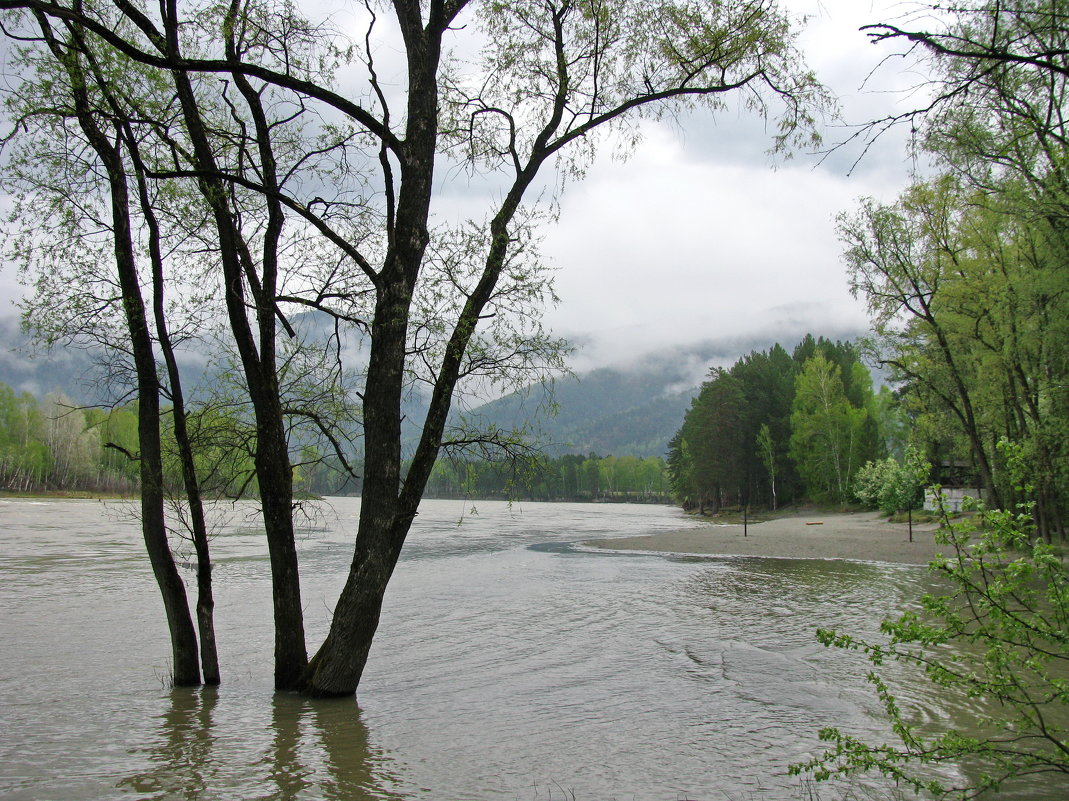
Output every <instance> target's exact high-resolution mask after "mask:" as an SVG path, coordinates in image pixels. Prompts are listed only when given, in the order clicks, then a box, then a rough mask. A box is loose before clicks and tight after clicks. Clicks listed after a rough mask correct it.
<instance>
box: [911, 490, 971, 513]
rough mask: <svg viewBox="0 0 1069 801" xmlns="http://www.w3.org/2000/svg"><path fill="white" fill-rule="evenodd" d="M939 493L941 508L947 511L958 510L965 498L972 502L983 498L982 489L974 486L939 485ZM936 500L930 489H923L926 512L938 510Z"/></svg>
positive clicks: (937, 499)
mask: <svg viewBox="0 0 1069 801" xmlns="http://www.w3.org/2000/svg"><path fill="white" fill-rule="evenodd" d="M940 495H942V497H943V508H944V509H946V510H947V511H948V512H960V511H961V507H962V505H963V504H964V503H965V499H966V498H971V499H972V500H973V501H974V502H975V501H981V500H983V497H984V493H983V490H979V489H977V488H976V487H940ZM938 501H939V498H937V497H936V496H935V495H934V494H932V491H931V490H930V489H927V490H925V491H924V509H925V511H928V512H935V511H938Z"/></svg>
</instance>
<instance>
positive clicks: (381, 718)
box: [0, 499, 1061, 801]
mask: <svg viewBox="0 0 1069 801" xmlns="http://www.w3.org/2000/svg"><path fill="white" fill-rule="evenodd" d="M358 509H359V501H358V500H355V499H332V500H331V501H330V503H329V504H328V505H325V506H323V507H322V508H321V509H319V510H318V511H316V512H315V513H314V514H313V515H312V516H311V517H310V518H309V521H308V525H307V526H306V528H305V529H304V530H303V531H302V533H301V536H300V551H301V562H302V571H303V572H302V582H303V584H302V592H303V597H304V600H305V613H306V619H307V626H308V632H309V639H310V642H312V643H315V642H318V641H319V639H320V638H321V637H322V636H323V634H324V633H325V630H326V627H327V625H328V623H329V620H330V614H331V604H332V602H333V600H334V598H335V597H336V595H337V592H338V590H339V589H340V587H341V584H342V582H343V580H344V571H345V569H346V567H347V565H348V562H349V560H350V559H351V538H352V535H353V527H354V526H355V520H356V515H357V513H358ZM130 511H131V507H130V505H129V504H123V503H107V504H104V503H100V502H94V501H52V502H28V501H17V500H12V501H2V502H0V603H2V607H0V608H2V610H3V634H4V642H5V655H4V660H3V672H2V676H0V710H2V722H3V728H2V730H0V796H2V797H4V798H6V799H11V800H15V799H26V800H27V801H29V800H30V799H32V800H34V801H45V800H47V801H65V800H66V799H72V801H73V800H74V799H78V800H79V801H82V800H84V799H133V798H138V799H141V798H143V799H221V798H227V799H231V798H237V799H268V798H271V799H276V798H277V799H338V800H339V801H341V800H342V799H345V800H347V801H349V800H353V799H355V800H356V801H363V800H364V799H419V798H426V799H435V800H436V801H438V800H442V801H445V800H448V799H471V800H472V801H490V800H491V799H516V800H517V801H527V800H528V799H563V798H571V797H572V793H574V798H575V799H577V800H578V801H587V800H588V799H599V800H603V799H610V798H617V799H664V800H666V801H671V799H680V798H689V799H733V800H735V799H737V800H738V801H749V799H760V798H775V799H783V798H788V799H789V798H800V797H802V788H800V787H799V784H798V780H797V779H793V778H789V777H787V776H786V775H785V768H786V766H787V764H789V763H790V762H792V761H797V760H800V759H803V758H805V757H806V756H807V755H809V754H812V753H814V752H816V750H817V749H818V748H819V747H820V744H819V743H818V742H817V739H816V732H817V730H818V729H819V728H820V727H821V726H824V725H832V724H834V725H839V726H841V727H843V728H846V729H848V730H850V731H852V732H855V733H867V734H870V735H871V736H873V737H876V738H878V737H882V736H883V731H884V729H883V724H882V723H881V721H880V719H879V715H878V707H877V705H876V703H875V702H874V700H873V696H872V693H871V691H870V688H869V687H868V686H867V685H866V683H865V680H864V675H865V672H866V667H865V665H864V664H863V663H862V662H861V661H860V660H859V658H858V657H857V656H856V655H851V654H843V653H838V652H834V651H828V650H826V649H824V648H822V647H820V646H819V645H817V644H816V642H815V640H814V637H813V632H814V630H815V628H816V627H817V626H835V627H838V628H841V629H843V630H847V631H851V632H853V633H857V634H871V633H873V632H874V631H875V630H876V627H877V626H878V622H879V620H880V618H881V617H882V616H884V615H887V614H890V613H891V612H892V611H893V610H895V609H897V608H900V607H901V606H902V605H903V604H905V603H906V602H908V600H909V599H911V598H916V597H917V596H918V595H919V594H920V593H921V592H923V591H924V590H925V589H927V588H929V587H930V586H931V581H932V579H931V577H930V576H928V574H927V572H926V571H925V570H924V569H923V568H914V567H909V566H901V565H886V564H876V563H862V562H835V561H805V560H775V559H739V558H731V559H693V558H676V557H666V556H657V555H652V554H642V555H633V554H632V555H627V556H624V555H614V554H608V553H594V552H590V551H588V550H584V549H582V548H579V547H575V545H574V544H575V543H579V542H581V541H583V540H587V539H596V538H604V537H613V536H630V535H636V534H645V533H651V532H655V531H659V530H667V529H673V528H680V527H684V526H689V525H697V523H696V522H695V521H692V520H688V519H687V518H685V517H684V516H682V515H681V513H680V512H678V510H675V509H672V508H668V507H654V506H622V505H621V506H617V505H603V506H602V505H580V504H514V505H509V504H503V503H487V502H480V503H477V504H474V505H473V504H471V503H470V502H469V503H461V502H457V501H428V502H425V503H424V505H423V506H422V507H421V510H420V515H419V516H418V517H417V520H416V525H415V529H414V531H413V534H412V536H411V538H410V541H409V543H408V544H407V545H406V547H405V552H404V554H403V556H402V563H401V565H400V566H399V568H398V572H397V575H396V577H395V580H394V582H393V584H392V585H391V587H390V590H389V593H388V596H387V601H386V606H385V609H384V612H383V619H382V627H381V630H380V634H379V636H378V638H377V640H376V642H375V645H374V648H373V651H372V655H371V659H370V662H369V666H368V671H367V674H366V676H365V678H364V682H363V684H362V685H361V690H360V694H359V698H358V700H357V701H356V702H354V701H353V700H351V699H350V700H341V701H329V702H321V701H316V702H312V701H308V700H305V699H301V698H298V697H294V696H290V695H286V694H275V693H273V692H272V691H271V666H270V654H271V648H272V632H271V621H270V592H269V586H268V580H269V571H268V565H267V560H266V548H265V544H264V542H263V538H262V536H261V535H260V534H259V533H258V529H257V526H256V520H255V515H253V514H252V512H251V510H250V508H248V507H241V506H239V507H233V506H221V507H220V508H219V509H217V510H216V535H215V539H214V541H213V552H214V556H215V559H216V562H217V569H216V573H215V575H216V581H217V587H216V591H217V628H218V633H219V641H220V648H221V659H222V667H223V671H224V684H223V685H222V686H221V687H220V688H219V689H218V690H211V689H208V690H202V691H197V690H172V689H170V688H169V687H168V683H167V664H168V652H169V647H168V643H167V640H166V630H165V627H164V622H163V614H162V607H161V604H160V602H159V599H158V595H157V592H156V589H155V586H154V584H153V580H152V576H151V573H150V571H149V568H148V566H147V561H146V560H145V558H144V556H143V550H142V545H141V544H140V539H139V532H138V529H137V526H136V523H135V522H134V521H133V519H132V517H131V515H130ZM176 548H177V550H178V552H179V555H180V557H181V558H183V559H189V558H190V555H189V550H190V549H189V548H188V547H186V546H185V545H184V544H181V543H178V544H177V546H176ZM185 576H186V579H187V582H191V581H192V579H193V575H192V572H191V571H190V570H188V569H187V570H186V572H185ZM891 672H892V673H893V672H894V671H893V670H892V671H891ZM902 678H903V679H904V683H902V684H901V685H900V686H901V693H902V696H903V699H904V700H905V702H906V703H911V704H914V705H916V706H918V707H919V708H920V709H921V710H923V714H924V715H926V716H927V718H928V719H929V720H931V721H932V722H933V724H938V723H939V722H941V721H945V720H948V719H953V718H954V716H955V715H957V714H958V709H957V708H956V707H955V706H954V705H952V704H949V703H948V702H946V701H945V700H944V699H941V698H940V697H939V696H938V695H937V694H934V693H933V692H932V691H931V689H930V688H929V687H928V686H927V685H925V684H924V683H923V682H917V681H915V680H913V679H911V678H910V677H902ZM863 789H864V788H863ZM1057 789H1058V788H1053V790H1051V791H1050V792H1049V793H1048V792H1047V788H1043V787H1042V786H1040V787H1035V786H1033V787H1030V788H1026V790H1024V791H1022V794H1021V795H1019V796H1017V797H1019V798H1030V799H1043V798H1050V799H1054V798H1060V797H1061V795H1060V794H1057V793H1056V791H1057ZM883 791H884V790H883V788H881V787H879V786H878V785H872V786H871V787H869V788H868V790H867V792H871V793H872V797H884V796H883V795H881V793H883ZM852 792H856V789H855V790H851V789H850V788H841V787H836V786H830V787H821V788H820V796H819V797H820V798H821V799H836V798H845V797H856V796H854V795H850V794H851V793H852ZM862 797H864V796H862ZM1000 797H1001V798H1013V797H1014V796H1013V795H1012V794H1010V795H1006V794H1003V795H1002V796H1000Z"/></svg>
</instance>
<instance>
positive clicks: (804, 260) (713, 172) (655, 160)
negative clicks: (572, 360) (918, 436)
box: [546, 0, 917, 368]
mask: <svg viewBox="0 0 1069 801" xmlns="http://www.w3.org/2000/svg"><path fill="white" fill-rule="evenodd" d="M789 7H790V8H792V9H793V10H795V11H797V12H801V13H806V14H809V15H811V19H810V21H809V24H808V26H807V28H806V33H805V34H804V36H803V39H802V46H803V48H804V51H805V52H806V55H807V58H808V60H809V63H810V66H811V67H812V68H814V69H815V70H816V72H817V74H818V76H819V77H820V78H821V80H822V81H823V82H824V83H825V84H826V85H828V86H830V87H831V89H832V90H833V91H834V92H835V93H836V94H837V95H838V96H839V97H840V99H841V103H842V106H843V112H844V115H846V118H847V119H849V120H851V121H858V122H860V121H864V120H866V119H869V118H871V117H878V116H883V115H885V114H887V113H889V112H890V111H892V110H893V109H894V107H895V104H896V103H899V104H901V103H904V102H908V98H907V97H904V96H903V93H902V92H899V91H892V90H897V89H904V88H906V87H908V86H911V85H913V84H914V83H915V82H916V79H917V76H916V75H915V74H914V75H910V74H908V73H904V72H903V70H902V68H901V63H900V62H896V63H889V64H886V65H884V66H882V67H881V69H880V70H879V71H878V73H877V75H876V76H875V79H874V80H872V81H869V85H868V86H867V87H866V86H863V84H865V83H866V78H867V76H868V75H869V73H870V72H871V71H872V69H873V68H874V67H875V66H877V64H878V63H879V62H880V61H881V60H882V59H883V58H885V57H886V56H887V55H888V54H889V52H890V51H889V50H888V49H887V48H886V47H884V48H882V49H881V48H880V47H878V46H874V45H872V44H870V43H869V42H868V40H867V38H866V37H865V36H864V35H863V34H861V33H860V32H858V28H859V27H860V26H861V25H864V24H866V23H871V22H879V21H887V20H889V19H891V18H892V17H894V16H897V14H899V13H902V11H903V9H904V7H905V6H904V4H902V3H895V2H893V0H892V2H887V1H881V2H876V1H875V0H874V1H873V2H871V3H870V2H869V0H790V2H789ZM647 130H648V134H647V137H646V139H645V141H644V143H643V144H642V145H641V147H640V148H639V149H638V150H637V151H636V152H635V153H634V155H633V157H632V158H631V159H630V160H629V161H628V162H626V163H622V164H621V163H614V162H613V161H612V160H611V159H609V158H603V159H601V160H600V161H599V162H598V163H597V165H596V166H595V168H594V169H592V170H591V171H590V173H589V174H588V176H587V178H586V180H584V181H583V182H582V183H581V184H578V185H575V186H572V187H571V188H569V189H568V191H567V192H566V194H565V196H564V200H563V206H562V214H561V221H560V223H559V224H558V225H556V226H555V227H554V228H552V229H550V230H549V231H548V232H547V240H546V250H547V252H548V254H549V255H550V256H552V258H553V260H554V262H555V264H556V266H557V267H558V269H559V275H558V279H557V289H558V293H559V295H560V298H561V304H560V306H559V307H558V308H557V309H555V310H553V311H551V312H550V313H549V315H548V320H549V322H550V323H552V325H553V327H554V329H555V330H556V331H557V333H559V334H561V335H564V336H567V337H569V338H571V339H572V340H573V341H574V342H575V343H576V344H578V345H581V350H580V352H579V353H578V354H577V356H576V364H577V366H578V367H580V368H582V367H586V366H588V365H591V364H601V363H606V362H609V363H612V362H623V361H627V360H630V359H632V358H634V357H635V356H637V355H641V354H643V353H647V352H650V351H655V350H659V349H662V348H665V347H668V346H692V345H694V344H696V343H698V342H701V341H703V340H712V341H721V340H725V339H727V340H742V341H762V340H771V339H776V338H779V339H780V340H781V341H782V342H783V344H784V345H786V346H788V347H789V346H790V345H791V344H793V342H794V341H795V339H796V337H798V336H800V335H801V334H802V333H805V332H806V331H811V332H812V333H814V334H817V335H819V334H826V335H830V336H840V335H846V334H849V333H850V332H863V331H865V330H866V328H867V318H866V315H865V310H864V306H863V303H862V302H861V301H860V300H854V299H853V298H851V296H850V293H849V290H848V288H847V283H846V277H845V272H844V267H843V264H842V262H841V260H840V250H841V248H840V245H839V242H838V240H837V238H836V235H835V220H834V218H835V216H836V214H838V213H839V212H842V211H847V210H850V209H851V208H853V207H854V206H855V205H856V200H857V198H859V197H862V196H869V195H871V196H875V197H878V198H881V199H884V200H891V199H893V198H894V197H895V196H896V195H897V194H898V192H899V191H900V190H901V189H902V188H904V186H905V184H906V182H907V180H908V178H909V173H910V170H911V168H912V163H911V161H910V160H909V159H908V157H907V154H906V150H905V140H904V135H905V132H897V133H896V134H894V135H890V136H887V137H886V138H885V139H884V140H883V141H880V142H878V143H877V146H876V147H874V148H873V149H872V150H871V151H870V152H869V153H868V154H867V155H866V157H865V158H864V159H862V161H861V162H860V164H858V165H857V166H856V167H855V168H854V169H853V170H852V172H851V170H850V168H851V166H852V163H853V161H854V159H855V158H856V156H857V155H858V151H857V150H856V149H853V150H851V149H847V150H846V151H844V152H843V153H841V154H836V155H835V156H834V157H832V158H829V159H826V160H825V162H824V163H823V164H818V162H819V159H818V158H817V157H816V156H813V155H809V154H802V153H799V154H796V155H795V157H794V159H793V160H792V161H790V162H787V163H786V164H780V165H779V166H778V167H777V168H776V169H773V168H772V166H771V162H770V159H769V157H768V156H767V155H766V151H767V148H768V145H769V140H768V138H767V136H766V135H765V134H764V131H763V130H762V127H761V126H760V124H759V123H758V122H757V121H756V120H746V119H739V118H738V117H737V116H732V115H730V114H729V115H725V117H724V118H723V119H722V120H720V121H719V122H717V123H715V124H711V123H710V122H709V121H708V120H701V121H697V122H696V124H692V125H690V126H688V129H687V130H686V131H684V132H683V133H682V134H680V133H679V132H677V131H673V130H671V129H670V128H668V127H667V126H647ZM825 135H826V139H827V141H828V142H834V141H837V140H838V139H840V138H842V137H843V136H845V135H846V132H845V131H844V130H842V129H834V128H830V129H828V130H827V131H826V134H825ZM731 360H732V361H733V359H731Z"/></svg>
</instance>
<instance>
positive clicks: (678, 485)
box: [667, 335, 900, 512]
mask: <svg viewBox="0 0 1069 801" xmlns="http://www.w3.org/2000/svg"><path fill="white" fill-rule="evenodd" d="M899 429H900V426H899V425H898V424H897V423H896V420H895V416H894V409H893V403H892V402H891V400H890V393H889V391H888V390H886V389H882V390H881V392H880V393H879V394H876V393H874V392H873V386H872V378H871V375H870V372H869V370H868V368H866V367H865V365H864V364H862V362H861V360H860V353H859V349H858V347H857V346H856V345H855V344H852V343H849V342H846V343H844V342H832V341H830V340H827V339H824V338H820V339H815V338H814V337H813V336H811V335H807V336H806V337H805V339H803V340H802V341H801V342H800V343H799V344H798V345H797V347H795V349H794V352H793V353H790V354H789V353H788V352H787V351H786V350H785V349H784V348H783V347H782V346H781V345H779V344H777V345H775V346H773V347H772V348H770V349H769V350H767V351H754V352H752V353H750V354H749V355H747V356H744V357H743V358H741V359H739V360H738V361H737V362H736V363H735V364H734V365H733V366H732V367H731V368H730V369H723V368H714V369H713V370H712V371H711V372H710V374H709V379H708V380H707V381H706V382H705V383H704V384H703V385H702V387H701V391H700V392H699V394H698V396H697V397H696V398H695V399H694V400H693V402H692V404H691V408H690V410H689V411H688V412H687V414H686V416H685V417H684V420H683V425H682V426H681V427H680V429H679V431H677V432H676V435H675V436H674V437H673V438H672V441H671V443H670V444H669V449H668V460H667V471H668V477H669V482H670V485H671V488H672V492H673V493H674V495H675V497H676V498H677V499H678V500H679V501H680V502H681V503H682V504H683V506H684V507H686V508H694V509H699V510H701V511H702V512H706V511H712V512H715V511H717V510H719V509H721V508H723V507H725V506H728V507H732V506H742V505H747V506H749V505H757V506H767V507H768V508H771V509H775V508H777V506H779V505H780V504H782V503H784V502H794V501H799V500H802V499H811V500H814V501H819V502H825V503H846V502H848V501H849V500H850V499H851V497H852V487H853V482H854V478H855V476H856V475H857V472H858V470H859V469H860V468H861V467H862V466H863V465H864V464H866V463H867V462H869V461H871V460H876V459H881V458H883V457H885V456H886V455H887V453H888V450H889V449H891V450H894V449H897V448H899V447H900V445H899V441H898V440H899V435H900V431H899Z"/></svg>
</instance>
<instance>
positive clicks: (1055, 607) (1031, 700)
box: [790, 488, 1069, 799]
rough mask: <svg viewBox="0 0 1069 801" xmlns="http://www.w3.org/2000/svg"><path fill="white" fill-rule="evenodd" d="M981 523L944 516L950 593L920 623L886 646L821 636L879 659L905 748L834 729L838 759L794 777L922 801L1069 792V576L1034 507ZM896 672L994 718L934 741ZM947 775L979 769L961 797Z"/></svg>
mask: <svg viewBox="0 0 1069 801" xmlns="http://www.w3.org/2000/svg"><path fill="white" fill-rule="evenodd" d="M1023 489H1024V490H1025V494H1026V495H1027V488H1023ZM978 511H979V513H978V514H977V515H976V516H974V517H971V518H969V519H966V520H963V521H959V522H956V523H951V521H950V519H949V517H948V516H947V514H946V513H945V512H944V514H943V528H942V529H941V530H940V532H939V533H938V534H937V541H938V542H940V543H941V544H942V545H944V546H945V549H944V555H942V556H940V557H938V558H937V559H935V560H934V561H933V562H932V563H931V569H932V570H933V571H934V572H935V573H937V574H938V575H940V576H942V577H943V578H945V579H946V581H947V587H948V589H947V590H946V591H945V592H943V593H940V594H928V595H925V596H924V597H923V598H922V599H921V605H920V606H921V609H920V611H919V612H915V611H909V612H906V613H904V614H902V615H901V616H900V617H899V618H898V619H897V620H886V621H884V623H883V624H882V626H881V629H882V631H883V633H884V634H885V635H886V637H887V639H886V641H883V642H872V641H867V640H862V639H857V638H854V637H851V636H850V635H849V634H844V633H841V632H837V631H833V630H824V629H822V630H819V631H818V633H817V636H818V639H819V640H820V641H821V642H822V643H823V644H824V645H826V646H831V647H836V648H842V649H848V650H857V651H860V652H862V653H864V654H865V655H866V656H867V657H868V660H869V661H870V662H871V663H872V666H873V670H872V671H871V672H870V673H869V674H868V679H869V681H870V682H871V683H872V685H873V686H874V687H875V689H876V693H877V695H878V697H879V699H880V701H881V704H882V706H883V710H884V713H885V714H886V716H887V718H888V719H889V722H890V723H891V727H892V730H893V731H894V734H895V735H896V736H897V738H898V741H899V742H898V743H895V744H882V745H871V744H869V743H867V742H864V741H863V740H862V739H860V738H857V737H854V736H852V735H850V734H848V733H846V732H843V731H841V730H840V729H838V728H826V729H824V730H822V731H821V732H820V738H821V740H822V741H823V742H825V743H827V744H828V748H827V749H826V750H825V751H824V752H823V753H822V754H821V755H820V756H818V757H815V758H814V759H812V760H810V761H809V762H806V763H801V764H797V765H792V766H791V768H790V770H791V772H792V773H794V774H803V773H804V774H808V775H810V776H811V777H813V778H814V779H816V780H818V781H822V780H826V779H830V778H833V777H843V776H850V775H856V774H860V773H864V772H870V771H878V772H880V773H882V774H884V775H885V776H888V777H891V778H892V779H894V780H895V781H896V782H898V783H899V784H900V785H905V786H907V787H910V788H912V789H913V790H915V791H916V792H918V793H928V794H931V795H932V796H935V797H937V798H958V799H965V798H973V797H975V796H977V795H978V794H980V793H981V792H983V791H985V790H991V789H998V788H1000V787H1003V786H1004V785H1006V784H1007V783H1009V782H1011V781H1012V780H1013V779H1016V778H1020V777H1027V776H1035V775H1037V774H1053V779H1054V781H1055V782H1066V781H1069V571H1067V568H1066V565H1065V563H1064V562H1063V561H1062V559H1061V558H1060V556H1059V555H1058V554H1057V552H1056V551H1055V550H1054V549H1053V548H1052V547H1051V546H1050V545H1048V544H1046V543H1045V542H1043V541H1042V539H1040V538H1037V537H1036V536H1035V527H1034V522H1033V518H1032V508H1031V505H1030V504H1024V505H1021V506H1019V507H1018V508H1017V509H1016V510H1014V511H1000V510H983V509H981V510H978ZM981 522H982V527H981V526H980V525H979V523H981ZM891 660H895V661H898V662H901V663H905V664H906V665H913V666H915V667H917V668H920V669H921V670H923V671H924V673H925V674H926V676H927V678H928V679H929V680H930V681H932V682H934V683H935V684H936V685H937V686H938V687H939V688H941V691H942V692H944V693H946V694H947V695H948V696H950V697H951V698H954V697H960V698H963V699H969V701H970V703H969V708H970V709H976V710H982V711H978V712H976V713H975V715H976V718H975V719H974V720H972V721H970V722H969V725H968V731H966V732H963V731H957V730H953V729H950V730H946V731H942V732H939V733H935V734H929V733H926V732H924V731H922V729H921V727H920V725H919V724H918V723H917V722H915V718H914V716H913V715H912V714H911V713H910V712H909V710H908V708H906V707H904V706H900V705H899V703H898V701H897V700H896V698H895V696H894V694H893V692H892V689H891V687H890V685H889V684H888V683H887V681H885V679H884V678H882V677H881V676H880V674H879V673H878V672H877V670H878V669H879V668H880V667H881V666H883V665H885V664H886V663H888V662H889V661H891ZM938 766H969V773H970V774H971V778H970V779H968V780H963V781H962V783H961V785H960V786H951V785H950V784H948V783H947V781H946V780H945V779H942V778H937V771H936V770H935V768H937V767H938Z"/></svg>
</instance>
